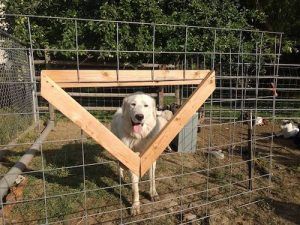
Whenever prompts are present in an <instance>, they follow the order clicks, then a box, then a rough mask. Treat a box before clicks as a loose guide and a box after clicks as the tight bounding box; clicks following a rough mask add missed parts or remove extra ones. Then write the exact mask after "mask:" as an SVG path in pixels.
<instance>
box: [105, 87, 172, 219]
mask: <svg viewBox="0 0 300 225" xmlns="http://www.w3.org/2000/svg"><path fill="white" fill-rule="evenodd" d="M158 114H159V115H158ZM136 115H143V116H144V118H143V119H142V120H138V119H137V117H136ZM166 115H167V116H166ZM166 117H168V118H166ZM169 118H170V113H169V112H163V113H159V112H157V110H156V104H155V100H154V99H153V98H152V97H150V96H149V95H146V94H143V93H134V94H132V95H129V96H127V97H126V98H124V99H123V104H122V108H119V109H118V110H117V112H116V113H115V114H114V116H113V120H112V123H111V130H112V132H113V133H114V134H115V135H116V136H117V137H118V138H119V139H120V140H121V141H122V142H123V143H124V144H126V145H127V146H128V147H129V148H131V149H132V150H133V151H135V152H136V153H137V154H140V152H141V151H142V150H143V149H145V148H146V147H147V145H148V144H149V142H150V141H151V140H152V139H153V138H154V137H155V136H156V135H157V134H158V133H159V131H160V130H161V129H162V128H163V127H164V126H165V125H166V124H167V122H168V120H169ZM134 126H136V127H135V128H136V129H134ZM155 169H156V162H154V163H153V165H152V166H151V168H150V196H151V199H152V200H158V194H157V191H156V187H155ZM130 173H131V181H132V189H133V204H132V208H131V213H132V215H136V214H139V213H140V200H139V187H138V182H139V177H138V176H136V175H135V174H134V173H132V172H131V171H130ZM120 176H121V177H123V169H122V168H120Z"/></svg>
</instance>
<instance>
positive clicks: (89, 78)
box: [41, 70, 216, 176]
mask: <svg viewBox="0 0 300 225" xmlns="http://www.w3.org/2000/svg"><path fill="white" fill-rule="evenodd" d="M187 84H198V87H197V88H196V90H195V91H194V93H193V94H192V95H191V96H190V98H189V99H188V100H187V101H186V102H185V104H184V105H183V106H182V107H181V108H180V109H179V110H178V111H177V113H176V114H175V115H174V116H173V118H172V119H171V120H170V121H169V123H168V124H167V125H166V126H165V127H164V129H163V130H161V132H160V133H159V134H158V136H157V137H156V138H155V139H153V141H152V142H151V143H150V144H149V145H148V146H145V150H144V151H143V152H141V154H140V156H139V155H137V154H136V153H134V152H133V151H132V150H131V149H130V148H128V147H127V146H126V145H125V144H124V143H123V142H122V141H121V140H120V139H119V138H117V137H116V136H115V135H114V134H113V133H112V132H111V131H110V130H109V129H108V128H106V127H105V126H104V125H103V124H102V123H100V122H99V121H98V120H97V119H96V118H95V117H94V116H93V115H91V114H90V113H89V112H88V111H87V110H86V109H84V108H83V107H82V106H81V105H80V104H79V103H78V102H76V101H75V100H74V99H73V98H72V97H71V96H70V95H68V93H67V92H65V91H64V90H63V89H62V88H73V87H124V86H159V85H162V86H163V85H187ZM215 85H216V84H215V72H214V71H210V70H185V71H183V70H154V71H151V70H119V71H116V70H79V71H77V70H43V71H42V73H41V95H42V96H43V97H44V98H45V99H46V100H47V101H48V102H49V103H51V104H52V105H53V106H54V107H56V109H58V110H59V111H60V112H62V113H63V114H64V115H65V116H66V117H68V118H69V119H70V120H71V121H73V122H74V123H75V124H77V125H78V126H79V127H80V128H81V129H82V130H84V131H85V132H86V133H87V134H88V135H89V136H90V137H92V138H93V139H94V140H95V141H96V142H97V143H98V144H100V145H101V146H102V147H103V148H105V149H106V150H107V151H109V152H110V153H111V154H112V155H113V156H114V157H116V158H117V159H118V160H119V161H120V162H121V163H122V164H124V165H125V166H126V167H127V168H128V169H130V170H131V171H132V172H133V173H135V174H136V175H138V176H143V175H144V174H145V173H146V172H147V170H148V169H149V168H150V166H151V165H152V163H153V162H154V161H155V160H157V158H158V157H159V156H160V154H161V153H162V152H163V151H164V149H165V148H166V147H167V146H168V145H169V143H170V142H171V141H172V140H173V139H174V137H175V136H176V135H177V134H178V133H179V132H180V130H181V129H182V128H183V127H184V126H185V124H187V122H188V121H189V120H190V118H191V117H192V116H193V115H194V114H195V112H196V111H197V110H198V109H199V108H200V107H201V105H202V104H203V103H204V102H205V100H206V99H207V98H208V97H209V96H210V95H211V94H212V93H213V91H214V90H215Z"/></svg>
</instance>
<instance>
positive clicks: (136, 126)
mask: <svg viewBox="0 0 300 225" xmlns="http://www.w3.org/2000/svg"><path fill="white" fill-rule="evenodd" d="M141 130H142V125H141V124H135V125H133V131H134V132H135V133H140V132H141Z"/></svg>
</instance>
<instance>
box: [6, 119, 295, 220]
mask: <svg viewBox="0 0 300 225" xmlns="http://www.w3.org/2000/svg"><path fill="white" fill-rule="evenodd" d="M106 124H108V123H106ZM272 126H273V125H272V124H271V123H270V124H268V125H266V126H261V127H256V128H255V135H254V136H253V142H252V143H253V144H252V148H253V149H254V151H253V154H254V158H255V159H254V160H253V166H254V174H253V189H252V190H249V186H248V185H249V180H248V166H249V157H250V151H248V147H247V146H248V141H247V125H243V124H241V123H234V124H233V123H224V124H222V125H219V124H218V121H216V124H215V125H213V126H212V127H211V128H210V127H208V126H207V127H206V126H204V127H202V129H201V131H200V133H199V134H198V150H197V151H196V152H190V153H177V152H169V153H165V154H163V155H162V156H161V157H160V158H159V160H158V165H157V173H156V177H157V181H156V183H157V191H158V193H159V195H160V200H159V201H158V202H151V200H150V197H149V195H148V191H149V190H148V189H149V181H148V176H147V175H146V176H145V177H143V178H142V181H141V183H140V194H141V202H142V207H141V211H142V213H141V215H139V216H135V217H133V216H130V206H131V184H130V179H129V174H128V172H127V173H125V179H124V180H122V179H120V178H119V175H118V163H117V162H116V161H115V159H113V158H112V157H111V156H110V155H109V154H108V153H107V152H106V151H104V150H103V149H101V148H100V147H99V146H98V145H97V144H96V143H94V142H93V141H92V140H91V139H90V138H87V139H86V137H85V136H84V134H82V133H81V131H80V129H79V128H77V127H76V126H75V125H74V124H72V123H71V122H70V121H68V120H66V119H64V118H59V119H58V120H57V122H56V126H55V129H54V131H52V132H51V134H50V136H49V137H48V139H47V142H46V143H44V144H43V148H42V152H41V154H40V155H38V156H36V157H35V158H34V160H33V162H32V163H31V164H30V168H28V170H27V171H26V173H24V174H23V175H24V176H25V177H26V179H27V184H26V186H25V188H24V190H23V194H22V199H21V200H19V201H20V202H15V203H14V202H13V201H10V202H9V201H8V202H6V204H7V205H12V206H13V207H12V209H11V211H10V212H6V213H5V211H4V219H5V220H4V221H2V223H3V222H5V224H41V223H53V224H85V222H88V224H120V223H123V224H127V223H128V224H179V223H183V224H216V225H217V224H224V225H225V224H239V225H244V224H258V225H262V224H274V225H275V224H284V225H286V224H300V189H299V181H300V177H299V172H300V149H297V148H296V146H295V145H294V143H293V141H292V140H283V139H281V138H276V139H274V143H273V145H272V142H271V137H270V135H271V133H272ZM276 131H278V125H276V124H275V132H276ZM35 138H36V132H35V133H30V134H28V135H27V136H26V137H24V138H23V139H22V140H20V142H22V143H28V144H27V145H26V144H22V145H20V146H17V147H16V148H14V149H12V150H11V151H10V152H9V153H8V154H7V156H6V158H5V161H4V162H3V163H2V166H1V174H2V175H3V174H5V172H6V171H7V170H8V169H9V168H10V167H11V166H12V165H13V164H14V162H16V160H17V159H18V158H19V157H20V156H21V155H22V154H23V151H24V149H26V148H28V147H29V146H30V145H29V143H30V142H32V141H33V140H34V139H35ZM271 146H272V148H271ZM208 147H211V148H209V149H213V150H218V149H220V150H222V151H223V153H224V154H225V158H224V159H216V158H213V157H212V156H211V155H210V154H209V155H208V154H207V150H208ZM271 153H272V154H271ZM41 155H43V157H41ZM271 158H272V160H271ZM83 164H84V166H83ZM271 174H272V182H270V179H269V178H270V175H271ZM84 178H85V179H84ZM84 215H87V218H86V219H84V218H83V216H84ZM209 215H210V216H209ZM45 218H47V220H46V219H45Z"/></svg>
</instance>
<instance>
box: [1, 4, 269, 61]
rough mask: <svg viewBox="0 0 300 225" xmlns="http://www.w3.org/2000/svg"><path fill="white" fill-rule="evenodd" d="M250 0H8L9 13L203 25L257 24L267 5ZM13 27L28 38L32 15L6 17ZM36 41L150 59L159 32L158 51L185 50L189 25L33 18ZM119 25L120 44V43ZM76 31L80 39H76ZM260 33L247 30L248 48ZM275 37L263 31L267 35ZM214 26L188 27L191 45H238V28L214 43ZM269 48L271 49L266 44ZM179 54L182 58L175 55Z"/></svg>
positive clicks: (210, 48) (67, 54)
mask: <svg viewBox="0 0 300 225" xmlns="http://www.w3.org/2000/svg"><path fill="white" fill-rule="evenodd" d="M274 1H275V0H274ZM246 3H247V1H245V2H243V1H239V0H236V1H232V0H212V1H211V0H204V1H199V0H187V1H182V0H168V1H167V0H160V1H154V0H118V1H117V0H102V1H93V0H47V1H40V0H15V1H11V0H6V3H5V4H6V9H5V10H6V13H15V14H32V15H44V16H59V17H71V18H75V17H76V18H91V19H102V20H114V21H139V22H150V23H166V24H188V25H195V26H202V27H227V28H244V29H245V28H247V29H253V28H254V25H255V26H263V24H264V23H265V21H266V18H267V17H266V14H265V12H264V11H263V10H259V9H256V8H254V7H250V6H249V7H248V8H246V7H245V6H247V4H248V3H247V4H246ZM7 20H8V21H9V24H10V25H9V29H10V32H12V33H13V34H14V35H15V36H17V37H18V38H20V39H22V40H23V41H25V42H27V43H28V42H29V35H28V23H27V22H28V21H27V18H25V17H17V18H14V17H7ZM30 22H31V34H32V41H33V44H34V45H35V46H34V47H36V48H53V49H69V50H70V49H76V48H77V47H78V49H79V50H82V51H80V53H79V56H80V57H86V56H90V57H92V58H94V59H104V58H105V59H108V58H110V59H111V60H115V57H116V50H117V49H119V50H127V51H130V50H138V51H149V54H145V53H129V52H124V53H120V58H121V59H123V60H128V59H129V58H130V59H136V60H141V61H144V62H145V61H150V62H151V59H152V55H151V51H152V50H153V38H152V35H153V32H155V51H183V50H184V48H185V37H186V28H185V27H169V26H156V27H155V31H154V28H153V26H152V25H135V24H124V23H119V24H117V23H111V22H98V21H82V20H79V21H77V22H76V24H75V20H60V19H57V20H54V19H41V18H31V19H30ZM117 26H118V31H119V35H118V39H119V40H118V41H119V42H118V43H119V44H118V45H117ZM76 32H77V34H78V40H77V42H76V38H75V37H76V35H75V34H76ZM257 40H259V33H249V34H247V33H245V34H244V35H243V40H242V41H243V48H244V51H252V52H253V51H255V49H254V47H253V46H255V43H256V42H257ZM270 40H273V37H265V39H264V41H265V42H268V41H270ZM213 42H214V30H212V29H199V28H189V30H188V43H187V50H188V51H199V52H200V51H201V52H203V51H206V52H210V51H214V50H216V51H225V50H226V51H227V52H228V51H229V49H230V50H232V51H238V48H239V46H238V43H239V42H240V40H239V33H238V32H237V31H230V32H229V31H226V30H224V31H220V30H218V31H217V40H216V42H215V44H216V45H215V49H214V45H213V44H214V43H213ZM85 49H92V50H113V51H111V52H102V53H95V52H86V51H83V50H85ZM266 51H268V50H266ZM54 53H55V54H57V55H58V56H59V57H60V58H64V57H73V58H74V57H75V52H70V51H65V52H53V54H54ZM157 57H158V58H159V57H160V58H161V59H162V60H165V61H166V62H167V61H170V60H171V59H172V60H174V58H172V57H171V56H166V55H164V56H157ZM175 60H178V58H177V59H175Z"/></svg>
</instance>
